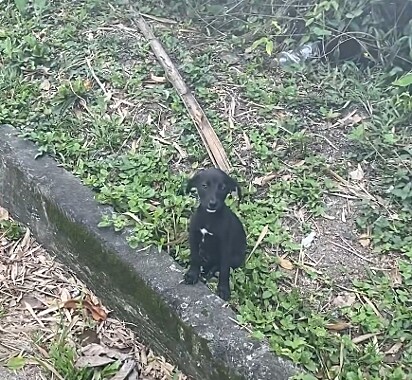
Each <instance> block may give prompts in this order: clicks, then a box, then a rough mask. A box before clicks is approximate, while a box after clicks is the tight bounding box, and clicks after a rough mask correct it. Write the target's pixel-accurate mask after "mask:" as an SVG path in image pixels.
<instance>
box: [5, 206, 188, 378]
mask: <svg viewBox="0 0 412 380" xmlns="http://www.w3.org/2000/svg"><path fill="white" fill-rule="evenodd" d="M0 215H1V217H2V219H3V220H4V219H5V218H8V213H7V211H5V210H4V209H1V212H0ZM80 300H83V302H80ZM56 347H57V352H56ZM67 349H71V351H72V352H76V354H75V357H74V358H73V359H74V360H73V361H74V362H73V361H72V362H70V361H67V357H63V354H62V353H63V352H64V351H65V350H67ZM115 362H116V363H117V364H116V365H117V369H116V371H115V373H116V376H115V377H113V379H116V380H122V379H127V380H132V379H146V380H154V379H162V380H167V379H174V380H175V379H179V380H184V379H187V377H186V376H185V375H183V374H182V373H180V372H178V371H177V370H176V369H175V367H174V366H173V365H172V364H170V363H168V362H167V361H166V360H165V359H164V358H163V357H160V356H156V355H155V354H154V353H153V352H152V351H151V350H150V349H149V348H148V347H145V346H144V345H143V344H141V343H140V342H139V339H138V337H136V336H135V334H134V333H133V332H132V330H130V329H129V328H128V327H127V326H126V325H125V324H124V323H122V322H121V321H119V320H118V319H116V318H113V317H111V315H110V312H109V310H108V309H107V308H106V307H104V306H103V305H102V304H101V302H100V301H99V300H98V299H97V298H96V297H95V296H94V294H93V292H92V290H90V289H87V287H86V286H85V285H84V284H83V283H81V282H80V281H79V280H78V279H77V278H76V277H75V276H74V275H73V274H72V273H69V271H68V270H67V269H66V268H64V267H63V266H62V265H60V264H59V263H57V262H56V261H55V260H54V258H53V257H52V255H50V254H49V253H48V252H46V251H45V250H44V249H43V248H42V247H41V246H40V245H39V244H38V243H37V242H36V241H35V240H34V239H33V237H32V236H31V234H30V231H29V230H28V229H26V231H25V234H24V236H22V237H21V238H20V239H18V240H15V241H13V240H8V239H7V238H6V237H5V233H4V232H2V233H0V365H3V366H5V367H9V368H10V369H13V370H19V371H17V375H16V377H10V378H11V379H25V378H26V379H30V380H37V379H60V380H62V379H67V378H71V379H73V378H76V379H83V378H86V377H81V376H80V375H76V376H75V377H72V376H73V375H74V374H75V371H76V370H77V371H80V370H81V369H84V368H95V369H94V371H99V369H101V368H102V367H103V366H104V365H108V364H113V363H115ZM73 365H74V368H73ZM113 365H115V364H113ZM1 370H2V371H3V372H0V374H1V373H4V374H3V375H2V376H1V378H2V379H7V378H8V377H6V375H7V376H9V375H10V376H12V372H8V371H6V370H5V369H4V368H3V369H1ZM109 377H110V376H109ZM87 378H91V377H87ZM96 378H97V377H96ZM98 378H108V377H98ZM110 378H111V377H110Z"/></svg>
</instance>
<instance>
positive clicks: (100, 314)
mask: <svg viewBox="0 0 412 380" xmlns="http://www.w3.org/2000/svg"><path fill="white" fill-rule="evenodd" d="M82 306H83V307H84V308H85V309H86V310H87V311H89V313H90V314H91V315H92V318H93V319H94V320H95V321H105V320H106V319H107V313H106V312H105V311H104V310H103V308H102V307H100V306H99V305H93V304H92V303H91V302H90V301H88V300H83V301H82V300H75V299H71V300H68V301H66V302H65V303H64V305H63V307H64V308H65V309H79V308H81V307H82Z"/></svg>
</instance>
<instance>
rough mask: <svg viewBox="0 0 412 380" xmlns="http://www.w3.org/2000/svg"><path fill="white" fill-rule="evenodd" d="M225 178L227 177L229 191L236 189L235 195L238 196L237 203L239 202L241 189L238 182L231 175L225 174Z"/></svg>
mask: <svg viewBox="0 0 412 380" xmlns="http://www.w3.org/2000/svg"><path fill="white" fill-rule="evenodd" d="M227 178H228V186H229V190H230V192H232V191H236V194H237V197H238V203H240V201H241V200H242V190H241V188H240V186H239V184H238V183H237V181H236V180H235V179H233V178H232V177H229V176H227Z"/></svg>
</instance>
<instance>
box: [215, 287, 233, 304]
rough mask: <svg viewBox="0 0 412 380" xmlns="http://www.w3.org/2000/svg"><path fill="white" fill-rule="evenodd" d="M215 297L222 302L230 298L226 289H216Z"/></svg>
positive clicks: (228, 290)
mask: <svg viewBox="0 0 412 380" xmlns="http://www.w3.org/2000/svg"><path fill="white" fill-rule="evenodd" d="M217 295H218V296H219V297H220V298H221V299H222V300H223V301H229V298H230V289H229V288H226V287H219V288H217Z"/></svg>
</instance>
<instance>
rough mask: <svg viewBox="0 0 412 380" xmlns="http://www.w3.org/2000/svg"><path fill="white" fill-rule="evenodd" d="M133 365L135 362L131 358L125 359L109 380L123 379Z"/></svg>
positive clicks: (134, 365)
mask: <svg viewBox="0 0 412 380" xmlns="http://www.w3.org/2000/svg"><path fill="white" fill-rule="evenodd" d="M135 367H136V363H135V362H134V361H133V360H126V361H125V362H124V363H123V365H122V367H121V368H120V369H119V371H118V372H117V373H116V375H114V376H113V377H112V378H111V380H125V379H126V378H127V377H128V376H129V374H130V373H131V372H132V371H133V369H134V368H135Z"/></svg>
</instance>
